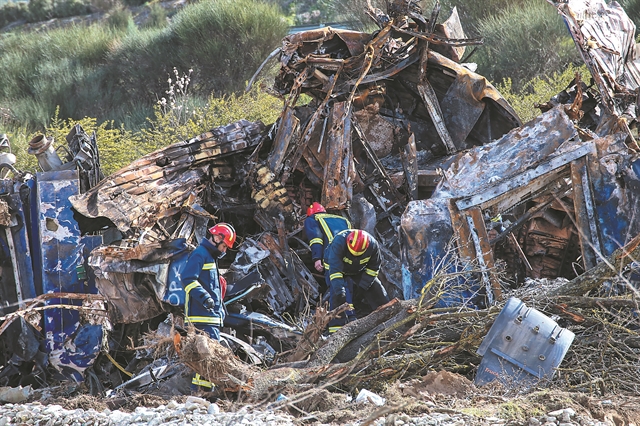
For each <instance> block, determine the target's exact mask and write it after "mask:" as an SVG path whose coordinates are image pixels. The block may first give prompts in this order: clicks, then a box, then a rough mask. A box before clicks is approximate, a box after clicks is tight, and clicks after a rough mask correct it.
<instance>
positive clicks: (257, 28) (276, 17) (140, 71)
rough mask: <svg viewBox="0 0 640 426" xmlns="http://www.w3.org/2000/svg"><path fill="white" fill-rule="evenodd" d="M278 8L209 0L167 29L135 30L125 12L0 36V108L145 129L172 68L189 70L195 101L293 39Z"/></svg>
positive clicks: (233, 85)
mask: <svg viewBox="0 0 640 426" xmlns="http://www.w3.org/2000/svg"><path fill="white" fill-rule="evenodd" d="M287 28H288V26H287V24H286V22H285V21H284V19H283V18H282V16H281V15H280V13H279V11H278V9H277V7H275V6H273V5H269V4H266V3H263V2H258V1H253V0H203V1H200V2H198V3H195V4H192V5H189V6H187V7H184V8H183V9H181V10H180V11H179V12H178V13H177V14H176V15H175V16H173V18H172V20H171V23H170V24H169V25H167V26H165V27H158V26H151V27H146V28H138V27H137V26H136V25H135V24H134V23H133V18H132V16H131V13H130V12H129V11H128V10H127V9H123V8H121V7H116V8H114V9H112V10H111V11H110V12H109V14H108V17H107V19H106V20H104V21H102V22H100V23H97V24H93V25H90V26H80V25H78V26H72V27H66V28H60V29H53V30H48V31H39V32H32V31H31V32H12V33H7V34H4V36H3V37H1V38H0V106H2V107H3V108H5V109H6V110H7V111H10V113H9V116H10V119H11V120H12V121H14V122H16V123H21V124H22V123H24V124H25V125H26V126H27V127H29V128H32V129H37V128H43V127H45V126H46V125H47V124H48V122H49V120H50V118H51V117H52V116H53V114H54V112H55V111H56V108H60V112H59V115H60V116H61V117H75V118H78V117H84V116H94V117H96V118H97V119H98V120H99V121H105V120H114V121H116V122H118V123H123V124H124V125H125V127H126V128H129V129H139V128H142V127H144V126H146V118H147V117H150V116H152V115H153V105H154V104H155V103H156V101H157V100H158V94H160V93H163V91H164V90H165V87H166V86H165V85H166V81H167V78H168V76H169V75H170V74H171V72H172V69H173V68H177V69H178V70H179V71H180V72H186V71H187V70H189V69H192V70H193V75H192V84H191V94H192V99H193V101H194V102H196V101H199V103H200V104H201V105H204V104H205V103H206V102H207V99H208V97H209V96H210V94H211V93H212V92H215V93H220V94H221V95H223V94H226V93H233V92H237V91H240V90H242V89H243V88H244V85H245V82H246V81H247V80H249V78H250V77H251V76H252V75H253V73H254V72H255V70H256V69H257V68H258V66H259V65H260V63H261V62H262V61H263V60H264V58H265V57H267V55H268V54H269V53H270V52H271V51H272V50H273V49H274V47H275V46H277V45H278V44H279V43H280V41H281V39H282V37H284V35H286V33H287Z"/></svg>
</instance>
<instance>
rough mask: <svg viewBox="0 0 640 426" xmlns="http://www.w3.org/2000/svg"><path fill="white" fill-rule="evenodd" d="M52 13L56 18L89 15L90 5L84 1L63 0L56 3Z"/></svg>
mask: <svg viewBox="0 0 640 426" xmlns="http://www.w3.org/2000/svg"><path fill="white" fill-rule="evenodd" d="M53 13H54V15H55V17H56V18H66V17H67V16H78V15H84V14H87V13H91V5H90V4H89V3H87V2H86V1H84V0H64V1H61V2H58V3H56V6H55V8H54V12H53Z"/></svg>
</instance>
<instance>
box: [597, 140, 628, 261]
mask: <svg viewBox="0 0 640 426" xmlns="http://www.w3.org/2000/svg"><path fill="white" fill-rule="evenodd" d="M595 142H596V147H597V149H598V161H596V162H591V163H589V174H590V176H592V182H591V183H592V185H593V199H594V203H595V205H596V212H597V219H598V226H599V228H600V232H601V236H600V240H601V241H602V245H603V252H604V253H603V254H604V255H605V256H610V255H611V254H612V253H613V252H614V251H615V250H616V249H618V248H620V247H622V246H624V245H625V244H626V243H627V242H629V240H630V239H631V238H632V237H634V236H635V235H638V233H640V221H638V220H636V219H635V218H637V216H638V212H639V211H640V159H637V158H635V156H634V155H632V154H631V153H630V152H629V150H628V149H627V147H626V145H625V144H624V135H622V136H620V137H618V138H615V137H607V138H601V139H596V141H595Z"/></svg>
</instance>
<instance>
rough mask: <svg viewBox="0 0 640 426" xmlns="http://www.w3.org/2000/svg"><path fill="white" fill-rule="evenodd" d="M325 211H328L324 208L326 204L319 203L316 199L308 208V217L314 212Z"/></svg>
mask: <svg viewBox="0 0 640 426" xmlns="http://www.w3.org/2000/svg"><path fill="white" fill-rule="evenodd" d="M324 212H326V210H325V209H324V206H323V205H322V204H320V203H318V202H317V201H314V202H313V204H311V205H310V206H309V208H308V209H307V217H309V216H311V215H312V214H316V213H324Z"/></svg>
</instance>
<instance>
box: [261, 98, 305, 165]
mask: <svg viewBox="0 0 640 426" xmlns="http://www.w3.org/2000/svg"><path fill="white" fill-rule="evenodd" d="M299 126H300V120H299V119H298V117H296V116H295V115H294V110H293V108H291V107H288V106H287V107H286V108H285V109H284V111H282V114H281V116H280V121H279V123H278V131H277V132H276V136H275V139H274V141H273V148H272V149H271V152H270V154H269V158H268V159H267V163H268V164H269V168H270V169H271V171H273V172H274V173H275V174H280V172H281V171H282V166H283V161H284V157H285V155H286V153H287V150H288V149H289V145H290V143H291V141H292V140H296V139H297V137H296V136H297V135H296V132H297V131H298V127H299Z"/></svg>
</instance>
